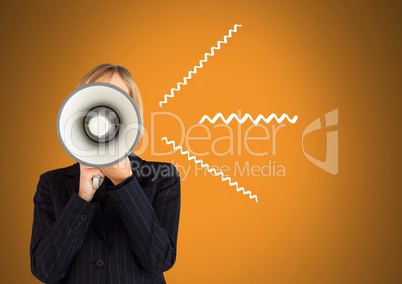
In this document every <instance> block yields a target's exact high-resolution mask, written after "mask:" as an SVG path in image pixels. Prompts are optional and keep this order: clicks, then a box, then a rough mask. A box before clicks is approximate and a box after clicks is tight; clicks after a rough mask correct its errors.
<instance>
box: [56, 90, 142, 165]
mask: <svg viewBox="0 0 402 284" xmlns="http://www.w3.org/2000/svg"><path fill="white" fill-rule="evenodd" d="M141 132H142V121H141V116H140V112H139V109H138V107H137V105H136V104H135V102H134V101H133V99H132V98H131V97H130V96H129V95H128V94H127V93H126V92H125V91H124V90H122V89H120V88H118V87H116V86H114V85H111V84H107V83H91V84H88V85H85V86H83V87H80V88H77V89H76V90H74V91H73V92H72V93H71V94H70V95H69V96H68V97H67V98H66V99H65V100H64V102H63V104H62V106H61V107H60V110H59V113H58V116H57V134H58V137H59V140H60V142H61V145H62V146H63V148H64V149H65V150H66V152H67V153H68V154H69V155H70V156H71V157H72V158H73V159H75V160H76V161H78V162H79V163H81V164H84V165H87V166H90V167H108V166H111V165H114V164H116V163H118V162H120V161H122V160H123V159H125V158H126V157H127V156H128V155H129V154H130V153H132V151H133V150H134V148H135V146H136V145H137V143H138V141H139V139H140V137H141Z"/></svg>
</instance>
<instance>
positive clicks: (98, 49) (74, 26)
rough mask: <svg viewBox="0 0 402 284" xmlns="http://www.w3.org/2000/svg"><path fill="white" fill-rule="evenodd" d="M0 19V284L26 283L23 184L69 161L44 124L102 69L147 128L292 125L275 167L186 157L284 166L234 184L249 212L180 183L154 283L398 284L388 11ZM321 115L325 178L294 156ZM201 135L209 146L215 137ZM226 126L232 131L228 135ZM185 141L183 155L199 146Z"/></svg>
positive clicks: (114, 7) (50, 10)
mask: <svg viewBox="0 0 402 284" xmlns="http://www.w3.org/2000/svg"><path fill="white" fill-rule="evenodd" d="M3 2H4V1H3ZM351 2H352V3H351ZM0 6H1V9H0V30H1V32H0V35H1V38H2V40H1V47H0V49H1V54H2V56H1V58H2V59H1V61H2V67H1V70H2V71H1V72H2V74H1V76H0V80H1V86H2V90H1V96H0V100H1V104H0V105H1V108H2V111H1V122H2V123H1V125H2V127H1V132H0V133H1V134H2V141H1V145H2V149H3V151H2V156H3V166H2V167H1V168H2V170H1V176H2V180H3V183H2V188H1V191H0V197H1V200H2V206H1V209H0V210H1V227H0V228H1V236H0V244H1V245H0V249H1V258H0V275H1V282H2V283H38V281H36V280H35V279H34V277H33V276H32V275H31V273H30V266H29V241H30V234H31V226H32V217H33V216H32V213H33V202H32V199H33V195H34V192H35V189H36V184H37V181H38V177H39V175H40V174H41V173H42V172H45V171H47V170H50V169H54V168H58V167H64V166H66V165H69V164H72V163H73V162H74V161H73V160H72V159H71V158H70V157H69V156H68V155H67V154H66V153H65V152H64V151H63V149H62V147H61V145H60V143H59V141H58V138H57V134H56V128H55V124H56V116H57V111H58V109H59V107H60V105H61V103H62V101H63V99H64V98H65V97H66V96H67V95H68V94H69V93H70V92H71V91H72V90H74V89H75V87H76V85H77V83H78V81H79V79H80V78H81V77H82V76H83V75H84V74H85V73H86V72H87V71H88V70H89V69H91V68H92V67H94V66H95V65H97V64H100V63H104V62H110V63H114V64H121V65H125V66H126V67H128V69H129V70H131V71H132V73H133V75H134V77H135V79H136V81H137V83H138V86H139V89H140V91H141V93H142V97H143V101H144V108H145V127H146V128H147V129H148V131H150V119H151V112H154V111H170V112H173V113H175V114H177V115H179V116H180V117H181V118H182V119H183V121H184V123H185V125H186V127H190V126H191V125H192V124H194V123H197V122H198V121H199V119H200V118H201V117H202V115H203V114H208V115H210V116H213V115H214V114H215V113H217V112H222V113H223V114H226V115H228V114H230V113H232V112H237V111H239V110H241V112H242V113H246V112H249V113H250V114H251V115H253V116H256V115H258V114H260V113H261V114H264V115H269V114H270V113H272V112H274V113H277V114H279V115H280V114H282V113H283V112H285V113H288V114H289V115H291V116H293V115H295V114H297V115H298V116H299V120H298V121H297V123H296V124H294V125H291V124H289V123H288V124H287V126H286V128H284V129H282V130H283V131H282V130H280V131H279V135H278V140H277V143H278V145H277V154H276V155H273V154H272V153H270V154H269V155H268V156H264V157H253V156H252V155H249V154H247V153H245V152H243V153H242V154H241V155H237V154H235V155H233V156H225V157H215V156H214V155H208V156H205V157H202V158H203V159H204V160H205V161H206V162H208V163H210V164H213V165H224V164H228V165H233V163H234V162H235V161H236V160H237V161H240V162H241V163H244V162H246V161H249V162H250V164H252V165H253V164H256V165H264V164H266V163H267V161H268V160H275V161H276V162H277V163H278V164H282V165H284V166H285V167H286V177H246V176H243V177H239V176H238V177H236V180H237V181H238V182H239V184H240V185H243V186H244V187H245V188H246V189H249V190H251V191H252V192H253V193H255V194H257V195H258V197H259V203H257V204H256V203H255V202H253V201H251V200H249V199H248V198H247V197H246V196H243V195H242V194H241V193H237V192H236V191H235V189H234V188H233V187H230V186H229V185H228V184H227V183H223V182H221V181H220V179H219V178H218V177H214V176H211V175H209V174H206V175H205V176H204V175H203V176H201V175H198V176H195V175H194V174H192V175H191V176H190V177H189V178H188V179H186V180H185V181H183V182H182V211H181V220H180V227H179V243H178V258H177V262H176V264H175V266H174V267H173V268H172V269H171V270H170V271H168V272H167V273H166V279H167V281H168V283H192V284H197V283H400V282H401V281H402V274H401V272H400V265H401V263H402V248H401V246H402V243H401V238H402V236H401V230H402V222H401V206H402V204H401V197H402V196H401V190H400V189H401V186H400V184H401V182H400V179H399V176H400V172H401V167H400V165H399V161H400V160H401V158H402V157H401V149H400V147H401V146H400V145H401V139H400V138H399V136H400V131H401V128H400V125H399V124H398V123H399V122H400V116H399V109H400V107H401V105H402V104H401V100H402V99H401V90H402V88H401V82H402V81H401V76H402V74H401V70H402V69H401V67H402V65H401V63H402V62H401V60H402V56H401V48H402V47H401V37H400V31H401V28H402V22H401V21H402V20H401V19H402V18H401V14H402V7H401V4H400V3H399V2H398V1H255V0H254V1H233V0H232V1H193V2H190V1H113V2H111V1H79V2H78V1H76V2H74V3H72V1H64V2H63V3H61V2H60V1H25V3H22V2H21V1H15V2H12V1H6V2H4V3H2V4H0ZM234 24H242V25H243V27H242V28H240V29H239V31H238V32H237V33H235V34H233V38H231V39H229V43H228V44H227V45H223V46H222V49H221V50H219V51H217V52H216V56H214V57H210V59H209V61H208V62H207V63H206V64H205V67H204V68H203V69H201V70H200V71H199V72H198V74H196V75H195V76H194V78H193V79H192V80H190V81H189V84H188V86H185V87H183V88H182V91H180V92H179V93H176V96H175V98H173V99H171V100H169V103H168V104H167V105H165V106H164V107H163V108H162V109H160V107H159V105H158V102H159V101H160V100H161V99H162V98H163V95H164V94H165V93H167V92H169V90H170V89H171V88H172V87H174V86H175V85H176V83H177V82H178V81H181V79H182V78H183V76H185V75H186V74H187V72H188V71H189V70H190V69H192V68H193V66H194V65H196V64H198V61H199V60H200V59H201V58H203V54H204V53H205V52H208V51H209V50H210V48H211V46H213V45H215V44H216V41H217V40H220V39H222V37H223V35H225V34H226V33H227V31H228V29H229V28H232V27H233V25H234ZM335 108H339V126H338V130H339V174H338V175H336V176H333V175H331V174H328V173H326V172H324V171H323V170H321V169H319V168H317V167H315V166H314V165H313V164H312V163H310V162H309V161H308V160H307V159H306V158H305V157H304V156H303V153H302V150H301V135H302V132H303V129H304V128H305V127H306V126H307V125H308V124H309V123H310V122H311V121H313V120H315V119H316V118H317V117H320V116H321V117H322V116H323V115H324V114H325V113H326V112H328V111H331V110H333V109H335ZM205 125H206V126H208V127H209V128H210V129H211V130H212V131H213V132H212V133H214V137H217V136H219V135H227V133H225V132H224V131H222V133H220V132H219V131H218V130H214V129H213V127H212V125H210V124H209V123H206V124H205ZM250 125H251V124H250V123H249V122H248V123H245V124H244V129H245V128H246V127H247V126H250ZM231 126H232V127H233V129H235V130H236V123H231ZM268 127H269V128H270V127H271V126H270V125H268ZM155 133H156V135H155V144H156V147H157V148H158V149H159V150H161V151H162V150H164V151H169V150H170V149H171V148H170V147H169V146H166V145H165V144H164V142H162V141H160V138H161V137H162V136H165V135H166V136H167V137H168V138H169V139H173V140H176V141H178V140H179V139H180V133H179V132H178V131H177V126H174V127H173V126H172V125H171V122H170V121H169V120H168V119H166V120H163V119H160V120H158V121H156V123H155ZM200 133H201V132H200ZM236 133H237V132H236V131H235V134H236ZM258 133H261V132H259V131H258V130H255V132H254V135H258ZM194 134H195V132H194ZM305 142H306V150H307V151H308V152H309V153H310V154H311V155H313V156H315V157H319V158H320V159H324V156H325V149H324V148H323V145H324V144H325V132H322V133H317V134H311V136H310V137H309V138H306V140H305ZM197 143H198V142H194V144H192V146H194V149H201V150H202V149H203V150H205V149H208V147H209V146H208V143H206V142H205V141H204V142H202V143H201V142H199V144H197ZM250 143H254V144H255V145H254V146H253V147H255V148H254V149H259V150H260V151H264V149H265V150H268V151H269V150H270V147H271V144H270V142H269V141H259V142H250ZM264 143H266V144H264ZM250 145H251V144H250ZM197 147H199V148H197ZM222 147H224V144H222ZM243 150H244V148H243ZM141 156H142V157H143V158H144V159H147V160H163V161H169V162H170V161H172V160H174V161H175V163H179V164H181V165H184V166H185V167H188V166H194V164H193V162H192V161H188V160H187V159H186V157H184V156H181V155H180V154H179V153H177V152H176V153H175V154H172V155H170V156H165V157H157V156H151V152H150V149H149V148H148V150H147V151H145V153H143V154H142V155H141Z"/></svg>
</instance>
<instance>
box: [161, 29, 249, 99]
mask: <svg viewBox="0 0 402 284" xmlns="http://www.w3.org/2000/svg"><path fill="white" fill-rule="evenodd" d="M238 27H241V25H238V24H236V25H234V26H233V29H230V30H229V32H228V35H225V36H224V37H223V41H222V40H219V41H217V46H213V47H211V51H210V52H209V53H205V54H204V59H201V60H200V61H199V65H198V66H194V68H193V70H190V71H189V72H188V74H187V76H186V77H184V78H183V81H182V82H178V83H177V84H176V88H172V89H170V94H165V95H164V96H163V100H161V101H160V102H159V106H160V107H162V105H163V104H166V103H167V101H168V98H173V97H174V92H178V91H180V86H181V85H183V86H185V85H187V80H190V79H191V78H192V75H193V74H197V69H201V68H202V67H204V62H207V61H208V57H209V56H214V55H215V50H218V49H221V44H224V43H227V42H228V41H227V39H228V38H231V37H232V33H233V32H237V28H238Z"/></svg>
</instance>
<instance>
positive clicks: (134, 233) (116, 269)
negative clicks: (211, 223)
mask: <svg viewBox="0 0 402 284" xmlns="http://www.w3.org/2000/svg"><path fill="white" fill-rule="evenodd" d="M129 158H130V161H131V166H132V170H133V176H132V177H131V178H129V179H127V180H126V181H125V182H123V183H122V184H120V185H117V186H116V187H114V186H112V184H111V183H110V181H109V183H108V181H107V180H105V182H104V183H103V184H102V186H104V187H105V188H104V189H105V190H104V192H105V195H107V200H106V202H105V205H104V210H103V212H102V209H101V206H100V204H99V199H97V197H96V195H95V196H94V198H93V199H92V201H91V202H86V201H85V200H83V199H81V198H80V197H79V196H78V195H77V191H78V187H79V177H80V168H79V165H78V164H74V165H72V166H70V167H67V168H62V169H57V170H53V171H50V172H47V173H45V174H42V175H41V177H40V179H39V183H38V187H37V191H36V193H35V196H34V220H33V226H32V237H31V247H30V256H31V271H32V273H33V275H34V276H35V277H36V278H38V279H39V280H41V281H43V282H45V283H83V284H92V283H130V284H132V283H165V280H164V277H163V272H164V271H166V270H168V269H169V268H171V267H172V266H173V264H174V262H175V259H176V247H177V232H178V224H179V211H180V178H179V175H178V172H177V170H176V169H175V167H174V166H173V165H171V164H168V163H156V162H147V161H144V160H142V159H140V158H139V157H137V156H135V155H130V156H129ZM98 191H99V189H98ZM98 197H99V196H98Z"/></svg>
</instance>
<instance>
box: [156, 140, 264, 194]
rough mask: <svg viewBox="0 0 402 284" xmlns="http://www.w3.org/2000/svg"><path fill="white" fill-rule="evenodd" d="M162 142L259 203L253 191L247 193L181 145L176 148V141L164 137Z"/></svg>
mask: <svg viewBox="0 0 402 284" xmlns="http://www.w3.org/2000/svg"><path fill="white" fill-rule="evenodd" d="M162 140H163V141H165V142H166V144H168V145H170V144H172V147H173V149H175V150H179V151H180V153H181V154H182V155H183V156H184V155H187V159H188V160H189V161H191V160H193V161H194V163H196V164H200V165H201V167H203V168H206V170H207V171H208V172H209V173H211V174H213V175H215V176H221V179H222V181H227V182H228V183H229V185H230V186H235V187H236V191H237V192H239V191H241V192H243V194H244V195H248V196H249V198H250V199H255V202H258V197H257V195H255V194H254V195H252V193H251V191H246V190H245V189H244V187H239V184H238V183H237V181H235V182H232V179H231V178H230V177H228V176H225V175H224V174H223V173H222V172H221V171H217V170H216V169H214V168H211V167H210V166H209V164H207V163H204V161H203V160H201V159H197V158H196V157H195V156H193V155H191V154H190V153H189V152H188V151H187V150H186V151H183V147H182V146H181V145H178V146H176V143H175V141H174V140H171V141H169V140H168V139H167V138H166V137H162Z"/></svg>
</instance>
